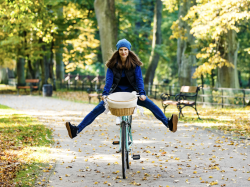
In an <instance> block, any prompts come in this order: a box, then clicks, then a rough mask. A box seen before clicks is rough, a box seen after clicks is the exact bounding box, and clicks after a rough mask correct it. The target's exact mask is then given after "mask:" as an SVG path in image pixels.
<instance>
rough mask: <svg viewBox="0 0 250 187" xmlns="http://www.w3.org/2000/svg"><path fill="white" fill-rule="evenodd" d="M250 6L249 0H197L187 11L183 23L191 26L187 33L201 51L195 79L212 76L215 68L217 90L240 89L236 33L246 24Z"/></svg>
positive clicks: (198, 55) (198, 56)
mask: <svg viewBox="0 0 250 187" xmlns="http://www.w3.org/2000/svg"><path fill="white" fill-rule="evenodd" d="M249 5H250V2H249V1H248V0H238V1H236V0H213V1H208V0H200V1H199V4H197V6H193V7H191V8H190V11H189V12H188V14H187V15H186V16H185V17H184V18H183V20H184V21H186V22H188V23H189V25H190V26H191V28H192V29H191V30H190V32H191V34H193V35H194V36H195V38H197V40H196V44H197V45H198V46H200V48H201V50H200V51H199V53H198V54H197V58H198V59H199V63H200V65H199V67H198V68H197V70H196V72H195V73H194V77H200V76H201V75H202V74H211V72H212V70H214V69H216V68H218V75H217V77H218V80H217V84H218V85H217V86H219V87H231V88H239V81H238V73H237V54H238V49H239V41H238V39H237V33H238V32H239V31H240V29H241V25H242V24H247V23H248V19H249V17H250V16H249V15H250V12H249V9H248V7H249ZM204 44H207V45H205V46H204ZM246 50H247V49H246Z"/></svg>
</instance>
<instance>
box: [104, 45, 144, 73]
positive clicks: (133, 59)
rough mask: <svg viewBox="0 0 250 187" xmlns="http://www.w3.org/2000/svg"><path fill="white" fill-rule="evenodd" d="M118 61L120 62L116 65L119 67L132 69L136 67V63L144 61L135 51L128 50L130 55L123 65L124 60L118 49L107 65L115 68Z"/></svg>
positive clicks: (138, 64) (140, 63) (139, 64)
mask: <svg viewBox="0 0 250 187" xmlns="http://www.w3.org/2000/svg"><path fill="white" fill-rule="evenodd" d="M116 62H118V63H117V66H116V68H117V69H123V68H125V69H131V68H135V67H136V65H137V66H141V65H142V62H141V61H140V59H139V57H138V56H137V55H136V54H135V53H134V52H133V51H129V52H128V57H127V59H126V62H125V66H122V61H121V57H120V55H119V51H118V50H117V51H115V52H114V53H113V55H112V57H111V58H110V59H109V60H108V61H107V63H106V66H107V67H108V68H113V67H114V66H115V64H116Z"/></svg>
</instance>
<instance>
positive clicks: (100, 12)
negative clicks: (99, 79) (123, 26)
mask: <svg viewBox="0 0 250 187" xmlns="http://www.w3.org/2000/svg"><path fill="white" fill-rule="evenodd" d="M94 7H95V13H96V18H97V22H98V26H99V32H100V40H101V49H102V59H103V63H106V61H107V60H108V58H109V57H110V55H111V54H112V51H114V50H115V49H116V48H115V45H116V42H117V20H116V16H115V0H106V1H103V0H95V4H94ZM105 72H106V71H105Z"/></svg>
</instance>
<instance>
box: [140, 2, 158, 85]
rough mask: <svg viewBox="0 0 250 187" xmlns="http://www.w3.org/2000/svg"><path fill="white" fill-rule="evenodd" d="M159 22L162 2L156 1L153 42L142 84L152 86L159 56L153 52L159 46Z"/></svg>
mask: <svg viewBox="0 0 250 187" xmlns="http://www.w3.org/2000/svg"><path fill="white" fill-rule="evenodd" d="M161 20H162V1H161V0H157V1H156V3H155V10H154V28H153V40H152V51H151V56H150V58H149V66H148V69H147V72H146V75H145V79H144V82H145V83H146V84H149V83H150V84H151V85H152V84H153V81H154V76H155V70H156V68H157V65H158V62H159V58H160V55H159V54H158V53H157V52H156V51H155V47H156V45H161Z"/></svg>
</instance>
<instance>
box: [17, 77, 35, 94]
mask: <svg viewBox="0 0 250 187" xmlns="http://www.w3.org/2000/svg"><path fill="white" fill-rule="evenodd" d="M25 83H26V85H24V86H21V85H18V84H17V86H16V87H17V94H19V90H20V89H24V90H25V92H26V90H27V89H29V90H30V95H31V94H32V91H34V90H39V83H40V80H39V79H26V80H25ZM39 94H40V91H39Z"/></svg>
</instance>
